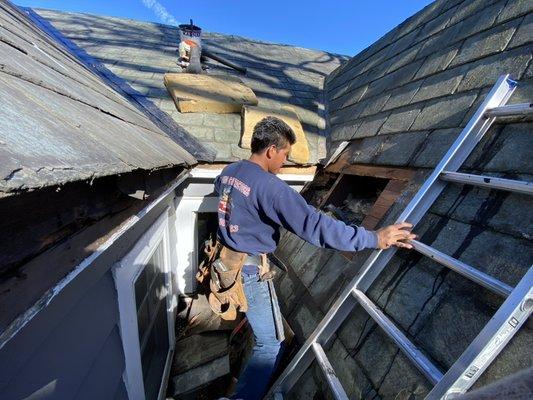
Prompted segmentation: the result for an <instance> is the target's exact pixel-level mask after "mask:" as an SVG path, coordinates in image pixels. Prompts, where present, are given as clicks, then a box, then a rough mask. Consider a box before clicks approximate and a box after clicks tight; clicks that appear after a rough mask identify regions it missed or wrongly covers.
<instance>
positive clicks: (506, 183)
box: [439, 171, 533, 195]
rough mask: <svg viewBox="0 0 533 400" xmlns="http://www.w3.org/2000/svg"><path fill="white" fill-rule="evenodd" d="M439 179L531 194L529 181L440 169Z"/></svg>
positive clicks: (531, 187)
mask: <svg viewBox="0 0 533 400" xmlns="http://www.w3.org/2000/svg"><path fill="white" fill-rule="evenodd" d="M439 178H440V179H442V180H443V181H448V182H455V183H462V184H466V185H475V186H482V187H486V188H490V189H501V190H508V191H510V192H517V193H524V194H531V195H533V185H532V184H531V182H526V181H516V180H513V179H504V178H496V177H494V176H484V175H474V174H463V173H461V172H451V171H442V172H441V174H440V176H439Z"/></svg>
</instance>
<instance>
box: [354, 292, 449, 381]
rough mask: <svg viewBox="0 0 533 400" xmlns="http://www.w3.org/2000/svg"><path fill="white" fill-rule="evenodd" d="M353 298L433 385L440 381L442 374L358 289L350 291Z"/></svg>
mask: <svg viewBox="0 0 533 400" xmlns="http://www.w3.org/2000/svg"><path fill="white" fill-rule="evenodd" d="M352 294H353V296H354V297H355V298H356V299H357V301H358V302H359V303H360V304H361V306H363V308H364V309H365V310H366V312H367V313H368V314H369V315H370V316H371V317H372V319H373V320H374V321H376V322H377V324H378V325H379V326H381V328H382V329H383V330H384V331H385V332H386V333H387V335H389V337H390V338H391V339H392V340H393V341H394V342H395V343H396V344H397V345H398V346H399V347H400V349H401V350H402V351H403V352H404V353H405V355H406V356H407V357H408V358H409V359H410V360H411V361H412V362H413V363H414V364H415V365H416V367H417V368H418V369H419V370H420V371H421V372H422V373H423V374H424V375H425V376H426V377H427V378H428V379H429V381H430V382H431V383H433V384H434V385H435V384H437V383H438V382H439V381H440V380H441V379H442V376H443V375H442V372H440V370H439V369H438V368H437V367H435V365H433V363H432V362H431V361H429V359H428V358H427V357H426V356H425V355H424V354H423V353H422V352H421V351H420V350H418V348H417V347H416V346H415V345H414V344H413V343H412V342H411V341H410V340H409V339H407V337H406V336H405V335H404V334H403V332H402V331H401V330H400V329H398V328H397V327H396V326H395V325H394V324H393V323H392V322H391V320H390V319H389V318H388V317H387V316H386V315H385V314H384V313H383V312H382V311H381V310H380V309H379V308H378V307H377V306H376V305H375V304H374V303H372V301H371V300H370V299H369V298H368V297H366V296H365V294H364V293H363V292H361V291H360V290H358V289H354V290H353V291H352Z"/></svg>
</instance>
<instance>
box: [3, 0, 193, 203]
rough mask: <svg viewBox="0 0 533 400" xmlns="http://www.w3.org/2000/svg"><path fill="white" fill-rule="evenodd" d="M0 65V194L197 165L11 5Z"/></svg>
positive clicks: (5, 17)
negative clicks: (141, 171)
mask: <svg viewBox="0 0 533 400" xmlns="http://www.w3.org/2000/svg"><path fill="white" fill-rule="evenodd" d="M0 60H1V61H0V104H2V107H1V109H0V160H1V162H0V177H1V178H2V179H1V180H0V193H1V192H4V193H9V192H12V191H16V190H28V189H34V188H39V187H44V186H51V185H56V184H61V183H65V182H69V181H77V180H84V179H91V178H97V177H100V176H105V175H112V174H118V173H126V172H130V171H132V170H136V169H145V170H153V169H159V168H163V167H168V166H174V165H192V164H195V163H196V159H195V158H194V157H193V156H192V155H191V154H190V152H188V151H186V150H184V148H183V146H182V145H181V144H182V143H180V142H179V140H177V138H176V136H175V135H171V134H169V132H168V130H166V131H163V130H162V129H161V128H159V127H158V126H157V125H156V124H154V123H153V122H152V121H151V120H150V119H149V118H147V116H146V114H145V113H143V112H142V111H140V110H139V109H138V108H136V107H135V106H134V105H132V104H131V102H130V101H128V100H127V99H125V98H124V97H122V96H120V95H119V94H117V92H116V91H114V90H112V89H111V88H110V87H109V86H108V85H107V84H106V83H105V82H104V81H103V80H102V79H100V78H99V77H97V76H96V75H94V74H93V73H92V72H91V71H89V70H88V69H87V68H86V67H85V66H84V65H83V64H81V63H80V61H79V60H77V59H76V58H75V57H74V56H73V55H71V54H70V53H69V52H68V51H67V50H66V49H65V48H63V47H62V46H60V45H58V44H57V43H56V42H55V41H54V40H53V39H52V38H50V37H48V36H47V35H46V34H45V33H43V32H42V31H41V30H40V29H39V28H38V27H36V26H35V24H34V23H32V22H31V21H30V20H29V19H28V18H27V16H26V15H24V14H23V13H22V12H21V11H19V10H18V9H17V8H16V7H14V6H12V5H11V4H10V3H7V2H5V1H0ZM191 140H192V141H194V139H193V138H191ZM198 147H199V148H202V146H201V145H200V144H198Z"/></svg>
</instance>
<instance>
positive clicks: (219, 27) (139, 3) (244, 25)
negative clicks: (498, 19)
mask: <svg viewBox="0 0 533 400" xmlns="http://www.w3.org/2000/svg"><path fill="white" fill-rule="evenodd" d="M12 1H13V0H12ZM14 2H15V3H16V4H18V5H21V6H28V7H42V8H50V9H55V10H64V11H76V12H87V13H92V14H100V15H111V16H116V17H126V18H132V19H136V20H141V21H152V22H165V21H166V22H167V23H168V22H172V21H176V22H178V23H182V22H188V21H189V18H192V19H193V20H194V22H195V24H196V25H199V26H200V27H202V28H203V29H205V30H207V31H211V32H219V33H225V34H235V35H241V36H245V37H249V38H253V39H260V40H266V41H271V42H277V43H286V44H291V45H294V46H301V47H307V48H312V49H320V50H326V51H330V52H334V53H340V54H347V55H354V54H357V53H358V52H360V51H361V50H363V49H364V48H366V47H367V46H369V45H370V44H372V43H373V42H375V41H376V40H377V39H378V38H380V37H381V36H383V35H384V34H385V33H386V32H388V31H389V30H391V29H392V28H394V27H395V26H396V25H398V24H399V23H401V22H402V21H404V20H405V19H406V18H408V17H409V16H411V15H413V14H414V13H416V12H417V11H419V10H421V9H422V8H424V7H425V6H426V5H427V4H429V3H431V1H429V0H395V1H394V0H372V1H362V0H359V1H356V0H352V1H348V0H330V1H324V0H307V1H290V0H285V1H279V0H269V1H261V0H246V1H244V0H242V1H241V0H239V1H237V0H233V1H232V0H225V1H221V0H209V1H208V0H189V1H175V0H113V1H110V0H68V1H67V0H14ZM158 5H160V6H161V7H158ZM158 10H159V11H158ZM165 11H166V14H165ZM158 14H159V15H158Z"/></svg>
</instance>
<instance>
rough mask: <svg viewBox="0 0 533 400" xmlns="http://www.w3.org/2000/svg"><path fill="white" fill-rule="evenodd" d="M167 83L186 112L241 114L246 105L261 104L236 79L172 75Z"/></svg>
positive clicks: (168, 76) (176, 101) (168, 77)
mask: <svg viewBox="0 0 533 400" xmlns="http://www.w3.org/2000/svg"><path fill="white" fill-rule="evenodd" d="M164 81H165V86H166V88H167V90H168V92H169V93H170V95H171V96H172V99H173V100H174V103H175V104H176V107H177V108H178V110H179V111H180V112H182V113H193V112H211V113H217V114H228V113H239V112H241V108H242V106H243V105H257V97H255V93H254V92H253V91H252V89H250V88H249V87H248V86H246V85H245V84H244V83H243V82H242V81H241V80H240V79H239V78H236V77H231V76H222V75H197V74H185V73H181V74H179V73H178V74H176V73H169V74H165V77H164Z"/></svg>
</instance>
